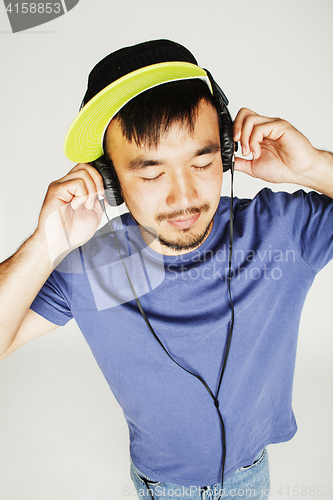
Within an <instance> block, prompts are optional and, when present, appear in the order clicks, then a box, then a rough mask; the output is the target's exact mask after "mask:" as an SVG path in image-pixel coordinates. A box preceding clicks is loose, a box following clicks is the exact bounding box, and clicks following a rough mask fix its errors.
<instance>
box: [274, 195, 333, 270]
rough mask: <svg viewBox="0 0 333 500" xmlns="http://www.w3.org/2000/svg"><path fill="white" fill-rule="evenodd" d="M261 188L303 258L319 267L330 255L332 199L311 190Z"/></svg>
mask: <svg viewBox="0 0 333 500" xmlns="http://www.w3.org/2000/svg"><path fill="white" fill-rule="evenodd" d="M265 191H266V195H267V196H268V199H269V201H270V202H271V203H273V204H274V205H273V206H274V209H275V210H277V212H278V214H279V216H280V219H281V223H282V225H283V226H284V228H285V230H287V232H288V234H289V236H290V238H291V240H292V241H293V243H294V245H295V246H296V248H297V251H298V252H299V254H300V255H301V257H302V258H303V260H304V261H305V262H306V263H307V264H308V265H309V266H310V267H311V268H312V269H313V270H314V271H316V272H318V271H320V270H321V269H322V268H323V267H324V266H325V265H326V264H327V263H328V262H329V261H330V260H331V259H333V200H332V199H331V198H329V197H328V196H325V195H322V194H319V193H316V192H314V191H311V192H310V193H306V192H304V191H303V190H299V191H296V192H295V193H293V194H289V193H283V192H281V193H273V192H272V191H270V190H268V189H267V190H265Z"/></svg>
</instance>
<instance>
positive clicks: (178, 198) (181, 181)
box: [167, 171, 199, 210]
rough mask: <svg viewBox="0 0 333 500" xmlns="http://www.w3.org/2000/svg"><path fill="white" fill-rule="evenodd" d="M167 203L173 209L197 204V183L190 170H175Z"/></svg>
mask: <svg viewBox="0 0 333 500" xmlns="http://www.w3.org/2000/svg"><path fill="white" fill-rule="evenodd" d="M170 184H171V185H170V188H169V193H168V196H167V204H168V206H169V207H170V208H173V209H178V210H179V209H184V208H188V207H190V206H193V205H195V204H197V202H198V200H199V197H198V191H197V185H196V182H195V181H194V179H193V177H192V176H191V173H190V172H179V171H178V172H175V174H174V175H173V177H172V179H171V183H170Z"/></svg>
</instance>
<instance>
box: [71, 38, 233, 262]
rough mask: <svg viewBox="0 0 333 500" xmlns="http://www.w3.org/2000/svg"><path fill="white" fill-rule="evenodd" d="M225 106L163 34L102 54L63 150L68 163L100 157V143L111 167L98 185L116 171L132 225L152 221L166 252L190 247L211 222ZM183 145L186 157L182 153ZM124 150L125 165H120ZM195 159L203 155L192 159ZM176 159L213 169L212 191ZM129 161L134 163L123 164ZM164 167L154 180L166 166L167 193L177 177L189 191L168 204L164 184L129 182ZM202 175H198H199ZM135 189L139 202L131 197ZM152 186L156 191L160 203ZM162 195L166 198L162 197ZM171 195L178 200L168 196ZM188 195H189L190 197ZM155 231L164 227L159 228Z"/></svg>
mask: <svg viewBox="0 0 333 500" xmlns="http://www.w3.org/2000/svg"><path fill="white" fill-rule="evenodd" d="M226 104H227V100H226V98H225V96H224V94H223V92H222V91H221V90H220V89H219V88H218V86H216V84H215V82H214V80H213V79H212V77H211V75H210V74H209V73H208V72H207V71H206V70H203V69H202V68H200V67H199V66H198V65H197V62H196V60H195V59H194V57H193V55H192V54H191V53H190V52H189V51H188V50H187V49H186V48H185V47H182V46H181V45H179V44H177V43H175V42H171V41H168V40H155V41H151V42H145V43H143V44H139V45H136V46H133V47H126V48H124V49H121V50H119V51H117V52H115V53H112V54H110V55H109V56H107V57H106V58H104V59H103V60H102V61H100V62H99V63H98V64H97V65H96V66H95V68H94V69H93V70H92V72H91V73H90V76H89V81H88V89H87V92H86V95H85V97H84V100H83V108H82V109H81V111H80V113H79V115H78V116H77V118H76V119H75V120H74V122H73V123H72V126H71V127H70V129H69V131H68V133H67V136H66V139H65V151H66V154H67V156H68V157H69V158H70V159H72V160H74V161H77V162H89V161H94V160H95V159H96V158H97V157H99V156H101V154H102V152H103V149H104V152H105V153H106V157H107V158H108V161H109V164H110V166H111V168H110V169H107V176H106V177H105V178H104V184H105V187H107V188H108V187H111V186H112V187H113V186H114V185H115V182H114V181H115V180H116V183H117V176H118V178H119V182H120V186H121V191H122V193H123V195H124V197H125V201H126V202H127V205H128V207H129V209H130V210H131V212H132V214H133V216H134V218H136V219H137V221H138V222H139V224H140V225H142V226H143V225H149V224H147V222H152V221H154V224H155V225H154V224H152V225H150V227H152V229H153V231H154V230H156V231H157V233H158V234H159V236H160V239H161V241H162V243H163V244H164V245H165V246H166V248H167V249H168V251H169V252H171V253H172V252H178V251H183V252H184V251H189V250H190V249H192V248H195V247H196V246H198V245H199V244H200V242H201V241H203V239H204V238H205V237H206V235H207V234H208V232H209V230H210V228H211V221H212V216H213V214H214V212H215V210H216V207H217V204H216V203H217V198H218V197H219V189H220V187H221V180H222V170H223V169H228V168H230V165H231V161H232V154H233V139H232V122H231V118H230V115H229V112H228V110H227V108H226ZM220 132H221V134H220ZM210 135H211V137H210ZM220 140H221V141H222V147H220ZM120 144H121V147H120ZM181 145H182V146H181ZM218 149H219V150H220V151H218ZM125 150H126V154H125ZM185 150H186V151H187V156H186V155H185V153H184V154H182V152H185ZM120 153H121V154H120ZM162 153H163V154H162ZM169 153H170V154H169ZM221 154H222V157H223V169H222V162H221ZM126 155H127V159H128V161H129V164H126V163H124V158H125V156H126ZM185 156H186V158H185ZM208 156H209V157H208ZM213 156H214V158H213ZM143 157H144V158H145V160H142V158H143ZM129 158H130V159H129ZM198 159H200V160H201V162H202V161H205V160H209V161H208V162H207V163H206V164H205V165H199V164H197V163H198V161H197V160H198ZM140 162H141V164H140ZM149 162H150V163H149ZM177 162H178V164H179V165H182V166H183V167H184V166H185V163H186V165H188V167H187V168H188V170H187V171H186V172H187V173H188V172H190V171H191V172H192V173H193V172H196V175H198V173H199V172H204V171H205V172H206V173H207V172H208V171H213V172H214V175H215V179H214V182H213V183H212V184H214V186H217V187H218V197H217V196H216V193H215V189H213V186H211V187H209V189H208V191H209V192H208V193H207V194H205V193H204V191H205V190H206V189H207V187H208V185H209V184H210V182H211V180H212V179H210V181H209V182H208V183H206V182H205V181H204V180H203V185H202V187H203V189H201V186H199V185H198V186H197V185H196V183H197V181H198V179H199V177H194V176H193V175H192V174H191V176H190V175H187V174H186V175H185V173H186V172H185V170H183V171H182V172H181V170H180V169H178V170H177V169H174V167H175V166H176V163H177ZM189 162H190V163H191V164H189ZM143 163H144V165H143ZM199 163H200V162H199ZM218 163H219V165H218ZM139 164H140V168H139V167H138V165H139ZM212 164H213V166H214V168H213V169H211V165H212ZM133 165H135V166H136V168H128V167H129V166H132V167H133ZM163 165H165V170H166V171H165V172H159V174H158V179H161V178H164V179H166V177H168V175H169V174H168V173H167V167H169V166H170V167H171V169H169V170H168V172H169V173H170V176H169V177H170V178H169V177H168V178H169V180H170V179H171V177H172V179H173V180H172V186H173V188H172V192H173V193H175V194H177V190H179V189H180V188H181V183H183V187H184V186H187V187H188V188H189V189H190V190H192V195H191V196H190V195H187V194H186V193H185V191H184V190H183V194H182V200H180V198H179V196H178V194H179V193H178V194H177V196H175V197H174V200H173V201H172V202H171V198H172V196H170V195H166V192H165V190H164V194H162V192H163V189H161V187H162V183H159V181H158V180H157V179H156V180H152V179H151V178H150V177H142V179H141V180H142V182H143V183H146V186H147V185H148V183H149V184H150V185H151V188H150V193H149V194H148V191H149V190H148V189H145V190H144V191H141V190H140V189H139V186H138V184H135V182H136V181H137V179H138V178H139V176H138V175H137V174H138V172H143V170H145V172H148V169H152V168H153V167H154V168H155V170H156V169H157V167H162V166H163ZM113 166H114V168H113ZM220 167H221V168H220ZM162 170H163V169H162ZM176 170H177V172H178V173H177V175H174V174H173V173H172V172H176ZM129 172H130V173H131V175H130V176H129V175H128V174H129ZM115 173H116V174H117V175H115ZM134 174H135V175H134ZM103 177H104V176H103ZM208 177H209V175H208V176H207V177H204V176H201V178H202V179H205V178H206V179H208ZM110 179H111V180H110ZM134 179H136V181H135V182H134V183H133V182H132V181H133V180H134ZM194 179H195V182H194ZM109 180H110V182H109ZM192 181H193V182H192ZM191 183H192V184H193V186H192V187H191V186H190V184H191ZM153 184H154V185H155V188H154V190H152V185H153ZM130 186H131V188H130ZM163 186H164V187H165V184H163ZM182 189H183V188H182ZM108 191H109V190H108ZM121 191H119V194H120V193H121ZM216 191H217V190H216ZM139 192H140V193H141V195H140V196H141V206H140V205H139V204H138V203H137V202H138V199H137V194H138V193H139ZM153 192H156V193H159V194H160V195H162V197H160V198H161V199H160V200H159V202H157V198H156V197H154V196H153ZM116 193H117V196H116V204H119V203H121V201H122V199H121V196H118V190H116ZM195 193H197V194H196V195H195V196H194V194H195ZM212 195H213V196H212ZM147 196H148V198H149V199H150V200H151V201H152V200H153V199H154V200H155V202H156V203H155V204H154V206H152V205H150V207H148V206H147V202H148V201H150V200H148V199H147V200H146V199H143V198H144V197H147ZM165 196H167V200H168V201H167V202H166V200H165V199H164V201H162V198H163V197H165ZM176 198H178V199H179V200H180V201H177V202H175V199H176ZM187 198H188V200H189V199H192V201H191V203H189V202H188V200H187V201H186V199H187ZM210 198H211V201H209V199H210ZM112 204H113V203H112ZM148 205H149V203H148ZM141 207H146V208H145V209H144V210H145V211H147V210H148V211H149V210H150V212H151V213H150V214H149V215H151V217H146V216H145V214H144V213H143V210H142V209H141ZM162 207H163V208H162ZM212 207H215V208H214V210H213V208H212ZM161 210H162V211H161ZM212 210H213V212H212ZM190 214H192V217H189V215H190ZM203 214H206V215H205V217H204V216H203ZM146 215H148V214H147V213H146ZM177 217H178V219H177ZM185 219H186V220H185ZM190 219H191V220H190ZM171 220H172V221H173V222H171ZM167 221H169V222H167ZM157 222H158V224H159V227H157V226H156V223H157ZM199 222H200V223H199ZM199 226H200V227H199ZM159 229H163V234H161V232H160V231H159ZM165 230H166V231H165Z"/></svg>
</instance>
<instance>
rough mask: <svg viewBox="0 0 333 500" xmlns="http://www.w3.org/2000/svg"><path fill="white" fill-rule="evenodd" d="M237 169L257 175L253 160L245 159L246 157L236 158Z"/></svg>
mask: <svg viewBox="0 0 333 500" xmlns="http://www.w3.org/2000/svg"><path fill="white" fill-rule="evenodd" d="M235 170H237V171H238V172H243V173H244V174H247V175H250V176H251V177H255V175H254V174H253V172H252V160H245V159H244V158H238V157H236V158H235Z"/></svg>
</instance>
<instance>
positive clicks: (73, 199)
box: [50, 178, 96, 210]
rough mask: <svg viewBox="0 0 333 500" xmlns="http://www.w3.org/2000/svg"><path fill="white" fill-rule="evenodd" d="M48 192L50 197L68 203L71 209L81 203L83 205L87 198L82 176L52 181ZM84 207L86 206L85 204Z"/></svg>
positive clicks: (74, 208)
mask: <svg viewBox="0 0 333 500" xmlns="http://www.w3.org/2000/svg"><path fill="white" fill-rule="evenodd" d="M50 192H51V196H52V197H54V198H57V199H58V200H60V201H61V202H63V203H66V204H69V203H70V204H71V207H72V209H73V210H76V209H77V208H78V207H80V206H81V205H85V204H86V203H87V202H88V198H89V194H88V189H87V185H86V182H85V181H84V179H82V178H74V179H71V178H69V179H67V180H65V181H61V182H54V183H53V184H52V186H51V187H50ZM95 197H96V193H95ZM86 208H88V207H87V206H86ZM92 208H93V204H92V206H91V209H92Z"/></svg>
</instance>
